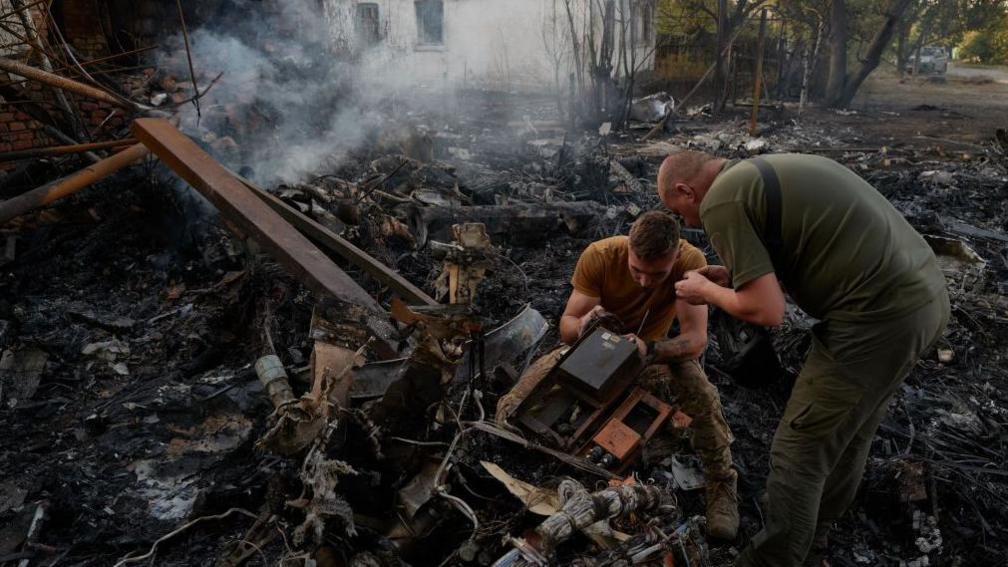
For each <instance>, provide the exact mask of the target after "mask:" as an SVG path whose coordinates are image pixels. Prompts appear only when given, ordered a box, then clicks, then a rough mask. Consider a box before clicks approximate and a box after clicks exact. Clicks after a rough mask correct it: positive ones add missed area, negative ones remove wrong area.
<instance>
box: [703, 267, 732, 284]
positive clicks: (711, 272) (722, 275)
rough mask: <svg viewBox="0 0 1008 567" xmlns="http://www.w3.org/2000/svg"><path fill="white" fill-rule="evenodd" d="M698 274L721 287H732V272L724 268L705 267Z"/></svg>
mask: <svg viewBox="0 0 1008 567" xmlns="http://www.w3.org/2000/svg"><path fill="white" fill-rule="evenodd" d="M696 272H697V273H698V274H700V275H701V276H703V277H705V278H707V279H709V280H710V281H711V282H712V283H715V284H717V285H719V286H721V287H731V272H729V271H728V268H726V267H724V266H716V265H715V266H704V267H703V268H700V269H699V270H696Z"/></svg>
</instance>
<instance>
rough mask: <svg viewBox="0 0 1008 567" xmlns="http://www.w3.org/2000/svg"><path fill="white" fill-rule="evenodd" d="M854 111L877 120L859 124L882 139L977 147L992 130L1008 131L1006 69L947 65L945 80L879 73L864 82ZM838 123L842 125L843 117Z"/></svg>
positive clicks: (885, 72) (855, 102) (990, 135)
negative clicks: (933, 140) (952, 142)
mask: <svg viewBox="0 0 1008 567" xmlns="http://www.w3.org/2000/svg"><path fill="white" fill-rule="evenodd" d="M852 109H854V110H856V111H857V112H859V113H861V114H868V115H871V116H872V118H875V120H873V121H865V120H864V117H863V116H862V117H861V118H860V119H859V120H858V122H859V123H860V126H861V128H862V129H864V130H866V131H868V132H874V133H876V134H878V135H879V136H880V137H881V138H890V139H892V140H894V141H906V140H909V139H914V138H915V137H919V136H924V137H930V138H942V139H948V140H958V141H962V142H967V143H977V142H981V141H984V140H987V139H990V138H991V137H992V136H993V134H994V130H995V128H1008V69H1006V68H1005V67H980V66H963V65H950V66H949V70H948V73H946V74H945V75H925V76H920V77H904V78H902V79H901V78H899V77H898V76H897V75H896V74H895V73H893V72H891V71H889V70H886V69H882V70H878V71H876V72H875V73H873V74H872V76H871V77H869V78H868V80H867V81H865V84H864V86H863V87H862V88H861V92H859V93H858V96H857V98H856V99H855V100H854V104H853V105H852ZM836 119H837V120H838V121H840V122H844V121H845V117H843V116H837V117H836ZM865 122H868V123H867V124H866V123H865Z"/></svg>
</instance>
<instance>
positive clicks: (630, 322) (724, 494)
mask: <svg viewBox="0 0 1008 567" xmlns="http://www.w3.org/2000/svg"><path fill="white" fill-rule="evenodd" d="M679 233H680V230H679V224H678V223H677V222H676V220H675V219H673V218H672V217H671V216H669V215H667V214H665V213H662V212H658V211H651V212H648V213H645V214H643V215H641V216H640V218H638V219H637V221H636V222H634V224H633V226H632V227H631V228H630V236H629V237H627V236H614V237H611V238H606V239H603V240H599V241H597V242H594V243H592V244H590V245H589V246H588V248H587V249H585V251H584V252H583V253H582V254H581V258H580V259H579V260H578V263H577V267H576V268H575V269H574V275H573V277H572V278H571V284H572V285H573V287H574V289H573V291H571V295H570V298H569V299H568V300H567V307H566V309H565V310H564V313H563V316H562V317H561V318H560V340H561V341H562V342H563V343H564V344H565V345H571V344H573V343H574V342H575V341H577V339H578V337H580V336H581V333H582V332H583V331H584V330H585V329H586V328H588V327H589V325H590V324H591V323H592V321H593V320H594V319H595V318H596V317H606V316H615V317H616V318H617V319H619V321H620V322H621V323H622V324H623V325H624V328H625V329H628V330H630V331H631V332H633V333H634V334H636V339H637V342H638V348H640V349H641V352H642V353H643V354H645V355H646V356H648V357H649V360H650V362H651V364H650V365H649V366H648V367H647V368H646V369H645V370H644V371H643V372H642V373H641V376H640V377H639V378H638V381H639V382H640V383H641V385H642V386H644V387H645V388H647V389H648V390H650V391H651V392H652V393H654V394H655V395H656V396H659V397H661V398H664V399H665V400H666V401H667V402H669V403H671V404H673V405H677V406H678V407H679V408H680V409H681V410H682V411H683V412H684V413H686V414H687V415H689V416H690V417H692V418H693V422H692V424H691V426H690V427H691V429H692V432H693V446H694V448H695V449H696V451H697V454H698V455H699V456H700V460H701V462H702V463H703V466H704V474H705V477H706V486H707V490H706V496H707V528H708V533H709V534H710V535H711V536H712V537H714V538H717V539H725V540H730V539H734V538H735V535H736V533H737V531H738V523H739V518H738V502H737V499H738V498H737V486H736V484H737V473H736V472H735V470H734V469H733V468H732V456H731V448H730V445H731V441H732V436H731V431H730V430H729V429H728V423H727V422H726V421H725V418H724V414H723V412H722V409H721V400H720V398H719V396H718V392H717V389H716V388H715V387H714V386H713V385H712V384H711V383H710V381H708V380H707V376H706V375H705V374H704V371H703V368H701V366H700V364H699V362H698V360H697V359H698V358H699V357H700V355H701V354H703V351H704V349H705V348H706V347H707V307H706V306H696V305H690V304H689V303H687V302H685V301H682V300H679V299H677V298H676V291H675V282H676V281H678V280H680V279H682V278H683V277H684V275H685V274H686V273H687V272H690V271H695V270H699V271H700V272H701V273H702V272H703V270H705V268H706V266H707V261H706V259H705V258H704V255H703V253H702V252H700V251H699V250H697V249H696V248H695V247H693V246H692V245H690V244H689V243H688V242H686V241H685V240H681V239H680V237H679ZM676 319H678V321H679V334H678V335H677V336H676V337H674V338H668V333H669V330H670V329H671V328H672V323H673V321H675V320H676ZM565 352H566V347H562V348H560V349H557V350H554V351H553V352H551V353H549V354H547V355H546V356H544V357H542V358H540V359H539V360H537V361H535V362H534V363H533V364H532V365H531V366H530V367H529V369H528V370H527V371H526V372H525V374H523V375H522V378H521V379H520V380H519V381H518V384H516V385H515V387H514V388H513V389H512V390H511V392H509V393H508V394H507V395H506V396H504V397H502V398H501V400H500V402H499V403H498V406H497V420H498V421H504V420H506V419H507V418H508V417H509V416H510V414H511V412H513V411H514V409H515V408H516V407H517V406H518V405H519V404H520V403H521V401H522V400H524V399H525V397H527V396H528V395H529V393H530V392H531V391H532V390H533V389H534V388H535V386H536V385H537V384H538V383H539V382H540V381H541V380H542V379H543V378H545V376H546V375H547V374H548V373H549V371H550V370H551V369H552V368H553V366H555V365H556V363H557V361H558V360H559V359H560V357H561V356H563V354H564V353H565Z"/></svg>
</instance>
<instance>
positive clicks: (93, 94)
mask: <svg viewBox="0 0 1008 567" xmlns="http://www.w3.org/2000/svg"><path fill="white" fill-rule="evenodd" d="M0 71H7V72H8V73H12V74H14V75H20V76H22V77H24V78H26V79H31V80H33V81H38V82H40V83H44V84H47V85H49V86H51V87H56V88H57V89H63V90H65V91H70V92H73V93H77V94H79V95H81V96H86V97H88V98H91V99H94V100H97V101H101V102H107V103H109V104H111V105H113V106H118V107H119V108H125V109H126V110H136V109H137V106H136V105H135V104H134V103H132V102H130V101H128V100H125V99H123V98H119V97H116V96H114V95H112V94H111V93H109V92H107V91H104V90H102V89H99V88H97V87H92V86H91V85H85V84H84V83H79V82H77V81H74V80H73V79H68V78H66V77H61V76H59V75H55V74H53V73H47V72H45V71H43V70H42V69H37V68H35V67H32V66H31V65H25V64H24V63H20V62H18V61H14V60H13V59H7V58H5V57H0Z"/></svg>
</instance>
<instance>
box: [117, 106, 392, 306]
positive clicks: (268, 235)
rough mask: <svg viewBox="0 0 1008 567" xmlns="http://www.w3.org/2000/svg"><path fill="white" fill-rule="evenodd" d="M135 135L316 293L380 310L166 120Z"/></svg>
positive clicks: (142, 126)
mask: <svg viewBox="0 0 1008 567" xmlns="http://www.w3.org/2000/svg"><path fill="white" fill-rule="evenodd" d="M133 133H134V135H135V136H136V138H137V139H138V140H140V141H141V142H143V143H144V145H146V146H147V147H148V148H150V150H151V151H152V152H154V154H156V155H157V156H158V157H159V158H161V161H162V162H164V163H165V165H167V166H168V167H170V168H171V169H172V170H173V171H174V172H175V173H176V174H178V176H179V177H181V178H182V179H184V180H185V181H186V182H187V183H189V184H190V185H192V186H193V187H194V188H195V189H196V190H197V191H199V192H200V193H202V194H203V195H204V196H205V197H206V198H207V199H209V200H210V202H211V203H213V204H214V206H216V207H217V208H218V209H219V210H220V212H221V214H222V215H224V216H225V217H226V218H227V219H228V220H229V221H231V222H232V223H234V224H235V225H237V227H238V228H239V229H240V230H242V231H244V232H245V233H246V234H248V235H250V236H251V237H252V238H253V239H255V240H256V242H258V243H259V245H260V246H262V247H263V248H264V249H265V250H266V251H267V252H268V253H269V254H270V255H271V256H272V257H273V258H274V259H275V260H276V261H277V262H279V263H281V264H282V265H283V266H284V267H286V268H287V269H288V270H290V271H291V272H292V273H293V274H294V276H295V277H297V278H298V279H300V280H301V281H303V282H304V283H305V285H307V286H308V287H309V288H311V289H312V291H314V292H316V293H320V294H326V295H330V296H332V297H335V298H336V299H339V300H340V301H344V302H347V303H353V304H356V305H360V306H362V307H367V308H369V309H371V310H374V311H377V312H381V311H382V309H381V307H380V306H379V305H378V303H377V302H376V301H375V299H374V298H373V297H371V296H370V295H369V294H368V293H367V292H366V291H365V290H364V288H362V287H360V285H358V284H357V282H355V281H354V280H353V279H351V278H350V276H348V275H347V274H346V272H344V271H343V270H341V269H340V268H339V266H337V265H336V264H334V263H333V261H332V260H330V259H329V258H328V257H327V256H326V255H325V253H324V252H322V251H321V250H319V249H318V247H316V246H315V245H314V244H312V243H311V242H310V241H309V240H308V238H306V237H305V236H304V235H303V234H301V233H300V232H298V231H297V230H296V229H295V228H294V227H293V226H291V225H290V224H289V223H288V222H287V221H285V220H284V219H283V217H281V216H280V215H279V214H277V213H276V212H274V211H273V209H271V208H270V207H269V206H268V205H266V203H264V202H263V201H262V200H261V199H260V198H259V197H257V196H256V195H255V194H254V193H253V192H252V191H251V190H250V189H249V188H248V187H246V186H245V184H243V183H242V182H241V181H239V180H238V179H236V178H235V177H234V175H232V174H231V172H229V171H228V170H227V169H225V168H224V166H222V165H221V164H220V163H218V162H217V161H216V160H214V159H213V158H212V157H210V155H209V154H207V153H206V152H204V151H203V150H202V149H200V147H199V146H197V145H196V143H195V142H193V141H192V140H190V139H189V138H188V137H187V136H185V135H184V134H182V132H179V131H178V129H176V128H175V127H174V126H172V125H171V124H170V123H169V122H168V121H166V120H163V119H160V118H141V119H138V120H136V121H134V122H133Z"/></svg>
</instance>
